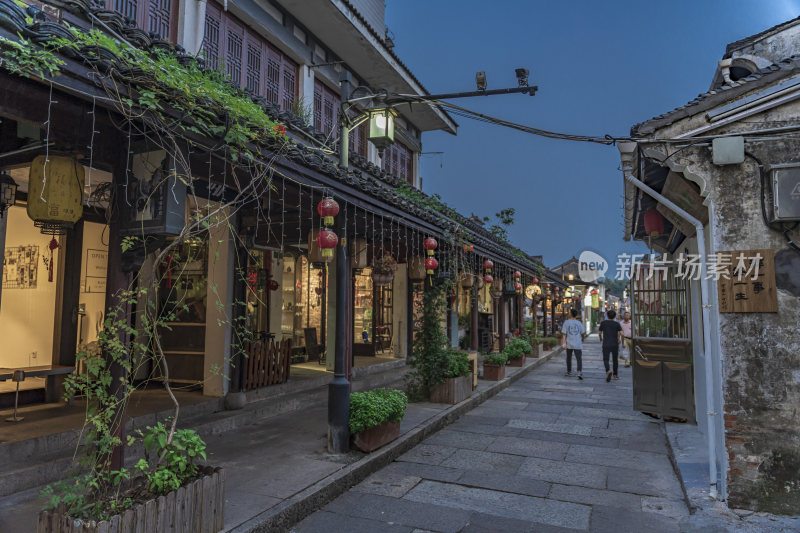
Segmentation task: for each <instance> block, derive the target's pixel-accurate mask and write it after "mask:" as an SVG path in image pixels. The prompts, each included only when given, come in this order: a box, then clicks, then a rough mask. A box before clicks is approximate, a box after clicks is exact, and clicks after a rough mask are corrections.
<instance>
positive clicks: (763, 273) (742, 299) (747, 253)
mask: <svg viewBox="0 0 800 533" xmlns="http://www.w3.org/2000/svg"><path fill="white" fill-rule="evenodd" d="M711 261H712V259H711V258H709V267H710V266H711ZM714 264H715V269H714V270H715V274H718V275H715V276H713V277H714V278H715V279H716V280H717V293H718V297H719V310H720V312H722V313H777V312H778V294H777V289H776V288H775V256H774V252H773V251H772V250H736V251H732V252H717V254H716V257H715V260H714ZM720 267H724V268H720ZM711 270H712V269H711V268H709V273H711V272H710V271H711Z"/></svg>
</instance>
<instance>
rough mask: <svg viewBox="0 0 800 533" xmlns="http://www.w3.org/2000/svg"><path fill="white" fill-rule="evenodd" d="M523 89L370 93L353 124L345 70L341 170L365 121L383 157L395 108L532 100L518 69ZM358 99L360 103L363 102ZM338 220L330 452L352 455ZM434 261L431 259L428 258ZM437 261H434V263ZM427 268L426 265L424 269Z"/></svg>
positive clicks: (345, 263) (344, 273) (345, 266)
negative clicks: (507, 97)
mask: <svg viewBox="0 0 800 533" xmlns="http://www.w3.org/2000/svg"><path fill="white" fill-rule="evenodd" d="M515 73H516V76H517V81H518V83H519V87H514V88H511V89H495V90H485V88H483V89H480V88H479V90H478V91H470V92H460V93H445V94H434V95H423V96H408V95H391V96H390V95H389V93H388V92H387V91H381V92H379V93H378V94H372V100H373V105H372V106H371V107H370V108H368V110H367V111H366V112H365V113H361V115H360V116H359V117H357V118H355V119H350V117H349V114H348V109H349V108H348V107H347V106H348V105H350V104H353V103H354V102H355V101H356V100H351V91H350V86H351V80H352V77H351V75H350V72H348V71H347V70H343V71H342V73H341V75H340V76H339V86H340V89H341V101H342V111H341V113H340V114H339V116H340V117H341V135H340V141H339V143H340V144H339V168H341V169H342V170H346V169H347V168H348V166H349V164H350V137H349V135H350V130H352V129H353V128H356V127H358V126H359V125H360V124H362V123H363V122H364V121H365V120H369V131H368V135H367V137H368V139H369V140H370V141H371V142H372V144H374V145H375V147H376V148H377V149H378V155H380V157H383V152H384V150H385V149H386V147H388V146H390V145H391V144H392V143H393V142H394V129H395V118H396V117H397V112H396V111H395V110H394V109H393V106H395V105H399V104H402V103H407V104H408V105H409V106H411V104H425V105H435V104H436V102H437V101H438V100H444V99H452V98H467V97H472V96H491V95H498V94H514V93H520V94H529V95H531V96H533V95H534V94H535V93H536V90H537V89H538V87H536V86H531V85H528V71H527V70H526V69H516V71H515ZM358 100H361V98H359V99H358ZM344 218H345V217H339V219H338V220H337V223H336V233H337V234H338V235H339V236H340V237H341V238H340V239H339V246H337V247H336V254H335V255H336V329H335V341H334V366H333V368H334V370H333V381H331V383H330V385H329V386H328V450H329V451H330V452H331V453H346V452H348V451H349V450H350V430H349V428H348V419H349V416H350V381H349V380H348V376H347V372H346V364H345V360H346V357H347V353H346V351H347V335H348V334H350V335H351V338H352V332H349V331H348V329H349V328H348V326H349V324H350V323H349V321H347V320H346V319H347V316H348V309H347V302H348V301H349V299H348V290H349V288H350V283H349V282H348V280H349V273H350V265H349V256H348V254H347V239H345V238H344V235H345V227H346V221H345V220H344ZM429 259H430V258H429ZM434 261H435V260H434ZM426 267H428V265H426Z"/></svg>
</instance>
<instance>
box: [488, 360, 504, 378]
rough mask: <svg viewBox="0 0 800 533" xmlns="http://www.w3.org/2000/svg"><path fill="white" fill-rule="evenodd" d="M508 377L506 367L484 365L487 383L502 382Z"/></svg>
mask: <svg viewBox="0 0 800 533" xmlns="http://www.w3.org/2000/svg"><path fill="white" fill-rule="evenodd" d="M505 377H506V365H503V366H497V365H487V364H486V363H484V364H483V379H485V380H486V381H500V380H501V379H503V378H505Z"/></svg>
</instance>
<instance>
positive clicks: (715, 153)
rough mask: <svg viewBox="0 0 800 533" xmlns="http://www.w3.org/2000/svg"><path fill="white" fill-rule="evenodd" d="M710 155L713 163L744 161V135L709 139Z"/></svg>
mask: <svg viewBox="0 0 800 533" xmlns="http://www.w3.org/2000/svg"><path fill="white" fill-rule="evenodd" d="M711 157H712V162H713V163H714V164H715V165H740V164H742V163H744V137H739V136H736V137H717V138H716V139H714V140H713V141H711Z"/></svg>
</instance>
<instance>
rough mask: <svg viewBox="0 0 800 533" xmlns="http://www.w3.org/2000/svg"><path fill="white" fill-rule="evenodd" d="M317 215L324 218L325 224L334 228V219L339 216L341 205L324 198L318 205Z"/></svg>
mask: <svg viewBox="0 0 800 533" xmlns="http://www.w3.org/2000/svg"><path fill="white" fill-rule="evenodd" d="M317 213H319V216H321V217H322V220H323V224H325V225H326V226H333V217H335V216H336V215H338V214H339V204H337V203H336V200H334V199H333V198H331V197H327V198H323V199H322V200H320V201H319V203H318V204H317ZM334 246H335V245H334Z"/></svg>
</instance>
